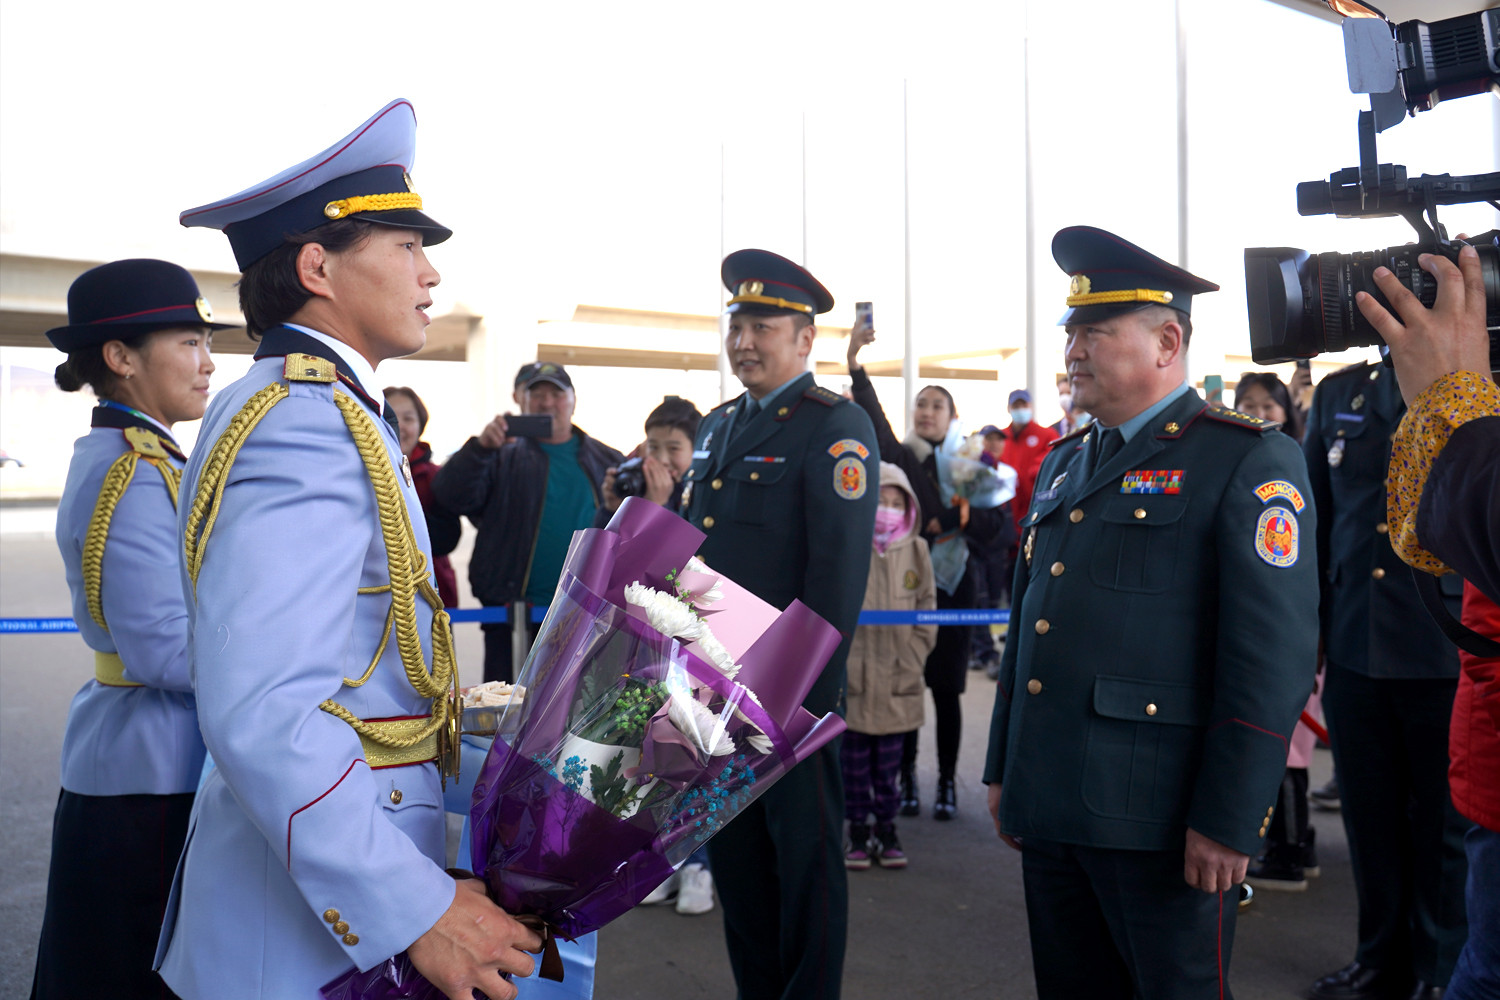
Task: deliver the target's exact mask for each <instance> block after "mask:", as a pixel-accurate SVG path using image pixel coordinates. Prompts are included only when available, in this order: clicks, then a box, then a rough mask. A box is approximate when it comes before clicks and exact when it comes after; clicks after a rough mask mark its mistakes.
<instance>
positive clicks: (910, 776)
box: [848, 324, 1015, 820]
mask: <svg viewBox="0 0 1500 1000" xmlns="http://www.w3.org/2000/svg"><path fill="white" fill-rule="evenodd" d="M874 339H875V331H874V329H873V328H871V327H870V326H869V325H867V324H861V325H859V326H857V327H855V328H854V330H852V331H851V332H850V334H849V352H848V362H849V375H850V378H852V379H853V381H854V386H853V391H854V401H855V402H856V403H857V404H859V406H860V407H862V408H863V409H864V411H865V412H866V413H867V414H869V417H870V422H871V423H873V424H874V425H875V439H876V443H877V444H878V445H879V447H880V458H881V461H883V462H890V463H892V464H894V465H896V466H898V467H899V468H900V469H901V471H902V472H904V473H905V474H906V477H907V479H908V480H909V481H910V482H911V487H912V492H913V493H915V494H916V496H917V503H918V506H919V507H920V514H921V520H920V522H919V523H920V524H921V525H922V526H923V527H922V537H923V538H925V539H927V540H928V542H929V543H930V544H931V545H932V546H933V558H932V561H933V568H934V570H935V571H937V577H938V579H937V606H938V608H939V609H948V608H972V607H974V606H975V601H976V596H977V592H978V586H977V580H976V574H977V573H978V572H979V571H980V567H979V565H978V560H969V559H968V558H967V555H968V543H969V541H970V540H972V541H974V542H975V543H977V544H979V545H982V546H986V547H989V548H1002V547H1006V546H1009V545H1010V544H1011V541H1012V539H1013V537H1014V534H1015V527H1014V525H1013V524H1012V522H1011V515H1010V508H1009V507H1008V506H1005V505H1002V506H998V507H982V506H979V505H977V504H969V503H962V502H955V498H954V497H953V496H952V495H949V494H948V490H947V489H946V488H944V487H943V486H940V485H939V480H940V478H941V477H940V475H939V467H938V453H939V450H940V449H941V448H942V447H943V444H944V441H945V439H946V438H947V436H948V433H949V429H950V427H951V426H952V424H953V421H955V420H956V419H958V409H957V407H955V406H954V404H953V397H952V396H951V395H949V393H948V390H947V389H944V388H943V387H942V386H937V385H929V386H927V387H926V388H924V389H923V390H922V391H921V392H919V393H917V400H916V404H915V406H914V407H913V412H912V433H911V434H910V435H909V436H908V437H907V439H906V441H904V442H902V441H899V440H897V438H896V434H895V432H894V431H893V430H892V429H891V424H890V421H889V420H887V419H886V416H885V411H884V410H883V409H881V406H880V400H879V399H878V398H877V397H876V395H875V388H874V386H872V385H871V384H870V376H869V375H867V374H865V370H864V367H863V366H862V365H861V364H860V363H859V359H858V355H859V350H860V348H861V347H863V346H864V345H866V344H869V343H871V342H872V341H874ZM1013 485H1014V484H1012V486H1013ZM942 546H947V550H946V552H941V551H939V549H940V547H942ZM945 555H956V557H955V558H952V559H947V558H944V556H945ZM945 566H947V567H949V568H956V572H947V573H945V572H944V567H945ZM945 581H946V582H945ZM970 632H971V627H970V626H966V625H945V626H942V627H940V628H939V629H938V638H937V645H935V646H934V647H933V649H932V652H931V653H930V654H929V655H928V657H927V662H926V665H925V667H924V669H923V674H924V677H925V679H926V682H927V687H928V688H929V689H930V690H931V691H932V704H933V714H934V716H935V729H936V731H937V754H938V788H937V797H936V800H935V801H934V803H933V808H932V815H933V816H934V818H936V819H942V820H948V819H952V818H953V817H954V814H955V813H956V812H957V809H958V800H957V793H956V791H955V789H954V783H953V782H954V774H955V772H956V771H957V768H958V747H959V741H960V738H961V736H962V732H963V709H962V702H961V700H960V699H961V696H962V695H963V692H964V685H965V683H966V680H967V678H968V674H969V644H970ZM916 761H917V733H915V732H913V733H909V734H908V735H907V738H906V743H905V747H904V752H903V754H902V759H901V815H903V816H915V815H917V814H918V812H920V802H919V799H918V797H917V784H916Z"/></svg>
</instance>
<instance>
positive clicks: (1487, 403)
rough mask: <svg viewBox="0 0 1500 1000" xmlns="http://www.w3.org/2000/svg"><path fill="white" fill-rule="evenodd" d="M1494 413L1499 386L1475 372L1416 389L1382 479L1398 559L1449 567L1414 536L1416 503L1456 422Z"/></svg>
mask: <svg viewBox="0 0 1500 1000" xmlns="http://www.w3.org/2000/svg"><path fill="white" fill-rule="evenodd" d="M1496 415H1500V387H1497V386H1496V385H1495V383H1494V382H1493V381H1491V380H1490V378H1489V377H1487V376H1485V375H1481V374H1479V373H1478V372H1453V373H1451V374H1448V375H1444V376H1443V377H1442V378H1440V379H1438V380H1437V381H1436V382H1434V383H1432V385H1430V386H1428V387H1427V388H1426V389H1424V390H1422V392H1421V394H1420V395H1418V396H1417V398H1416V400H1415V402H1414V403H1413V404H1412V406H1411V408H1410V409H1409V410H1407V411H1406V415H1405V416H1404V417H1402V418H1401V426H1399V427H1398V428H1396V436H1395V440H1394V441H1393V442H1392V445H1391V466H1390V471H1389V478H1388V479H1387V480H1386V520H1387V521H1388V522H1389V523H1390V526H1391V545H1392V547H1394V548H1395V550H1396V554H1397V555H1399V556H1400V557H1401V558H1402V560H1403V561H1404V562H1406V563H1407V564H1409V565H1411V566H1414V567H1416V568H1417V569H1420V570H1423V571H1425V572H1428V573H1432V574H1434V575H1442V574H1444V573H1449V572H1452V571H1451V570H1450V569H1449V568H1448V567H1447V566H1445V565H1444V564H1443V562H1442V560H1440V559H1438V558H1437V557H1436V556H1434V555H1433V554H1432V553H1431V552H1429V551H1427V550H1426V549H1425V548H1423V547H1422V543H1421V542H1420V541H1419V540H1418V539H1417V504H1418V502H1419V501H1420V500H1421V499H1422V484H1423V483H1425V482H1426V481H1427V475H1428V473H1429V472H1431V471H1432V463H1433V460H1434V459H1435V458H1437V456H1438V453H1439V452H1441V451H1442V450H1443V447H1444V446H1445V445H1447V443H1448V439H1449V438H1450V437H1452V436H1453V432H1454V431H1455V430H1457V429H1458V428H1459V427H1460V426H1461V425H1463V424H1466V423H1468V422H1469V421H1470V420H1475V419H1477V418H1479V417H1489V416H1496Z"/></svg>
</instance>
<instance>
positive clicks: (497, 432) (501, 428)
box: [479, 413, 510, 451]
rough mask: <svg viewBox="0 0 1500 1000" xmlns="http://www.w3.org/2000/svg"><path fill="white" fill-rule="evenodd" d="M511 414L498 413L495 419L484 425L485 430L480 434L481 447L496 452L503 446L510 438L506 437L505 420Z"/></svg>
mask: <svg viewBox="0 0 1500 1000" xmlns="http://www.w3.org/2000/svg"><path fill="white" fill-rule="evenodd" d="M509 415H510V414H508V413H497V414H495V419H494V420H491V421H490V422H489V423H487V424H485V425H484V430H482V431H480V432H479V447H481V448H488V449H490V450H492V451H493V450H494V449H496V448H498V447H500V446H501V445H503V444H504V443H505V442H506V441H508V440H509V438H507V437H506V427H505V418H506V417H508V416H509Z"/></svg>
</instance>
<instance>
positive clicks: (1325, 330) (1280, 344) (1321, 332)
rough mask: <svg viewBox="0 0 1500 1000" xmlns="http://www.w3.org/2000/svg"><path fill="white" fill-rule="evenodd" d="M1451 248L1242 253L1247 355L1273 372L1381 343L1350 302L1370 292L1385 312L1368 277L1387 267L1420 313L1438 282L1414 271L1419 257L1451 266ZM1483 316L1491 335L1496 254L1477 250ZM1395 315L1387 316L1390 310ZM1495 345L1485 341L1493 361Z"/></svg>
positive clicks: (1499, 264)
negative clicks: (1282, 365)
mask: <svg viewBox="0 0 1500 1000" xmlns="http://www.w3.org/2000/svg"><path fill="white" fill-rule="evenodd" d="M1458 250H1459V247H1458V244H1451V245H1448V246H1437V245H1432V246H1410V245H1408V246H1399V247H1387V248H1386V249H1384V250H1362V251H1358V252H1356V253H1350V254H1341V253H1320V254H1318V255H1317V256H1316V257H1314V256H1311V255H1309V254H1308V253H1307V252H1306V251H1303V250H1296V249H1293V248H1291V247H1260V248H1252V249H1247V250H1246V251H1245V294H1246V297H1247V305H1248V307H1249V318H1250V354H1251V356H1252V357H1253V358H1254V359H1255V362H1256V364H1262V365H1265V364H1276V363H1279V362H1283V361H1292V360H1294V359H1297V358H1311V357H1314V356H1316V355H1319V354H1326V353H1337V352H1339V351H1344V350H1348V349H1349V348H1351V347H1370V346H1373V345H1375V344H1380V343H1383V341H1382V340H1381V337H1380V334H1379V333H1377V332H1376V330H1375V328H1374V327H1373V326H1371V325H1370V323H1369V321H1368V320H1366V319H1365V316H1364V313H1362V312H1360V310H1359V306H1358V305H1357V304H1356V303H1355V301H1354V296H1355V294H1356V293H1357V292H1361V291H1364V292H1369V293H1370V294H1371V295H1373V296H1374V297H1375V300H1376V301H1377V302H1379V303H1380V304H1381V305H1383V306H1385V307H1386V308H1387V309H1389V308H1390V303H1388V302H1387V301H1386V298H1385V295H1384V294H1382V293H1381V291H1380V289H1379V288H1378V287H1377V286H1376V284H1375V269H1376V268H1377V267H1381V266H1384V267H1388V268H1390V270H1391V272H1392V273H1393V274H1395V276H1396V279H1397V280H1398V281H1400V282H1401V283H1402V284H1403V285H1405V286H1406V287H1407V288H1408V289H1410V290H1411V292H1412V293H1413V294H1414V295H1416V297H1417V298H1418V300H1420V301H1421V303H1422V304H1423V305H1424V306H1427V307H1429V308H1430V307H1431V306H1432V304H1433V302H1434V301H1436V299H1437V279H1436V278H1434V277H1433V276H1432V275H1430V274H1428V273H1427V272H1426V271H1424V270H1422V268H1421V267H1420V266H1419V265H1418V263H1417V258H1418V257H1420V256H1421V255H1422V254H1424V253H1430V254H1441V255H1442V256H1445V257H1447V258H1448V259H1450V260H1454V261H1456V260H1457V259H1458ZM1479 262H1480V270H1481V274H1482V275H1483V279H1484V289H1485V302H1486V314H1487V319H1488V325H1489V327H1490V329H1491V330H1492V331H1493V330H1495V328H1496V327H1497V326H1500V251H1497V250H1496V248H1495V247H1494V246H1481V247H1479ZM1393 311H1394V310H1393ZM1495 347H1496V338H1495V337H1494V335H1493V333H1492V335H1491V350H1492V353H1494V351H1495Z"/></svg>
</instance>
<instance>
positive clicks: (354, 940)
mask: <svg viewBox="0 0 1500 1000" xmlns="http://www.w3.org/2000/svg"><path fill="white" fill-rule="evenodd" d="M344 943H345V944H347V945H348V946H349V947H351V948H353V947H354V946H355V945H357V944H359V935H358V934H345V935H344Z"/></svg>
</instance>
